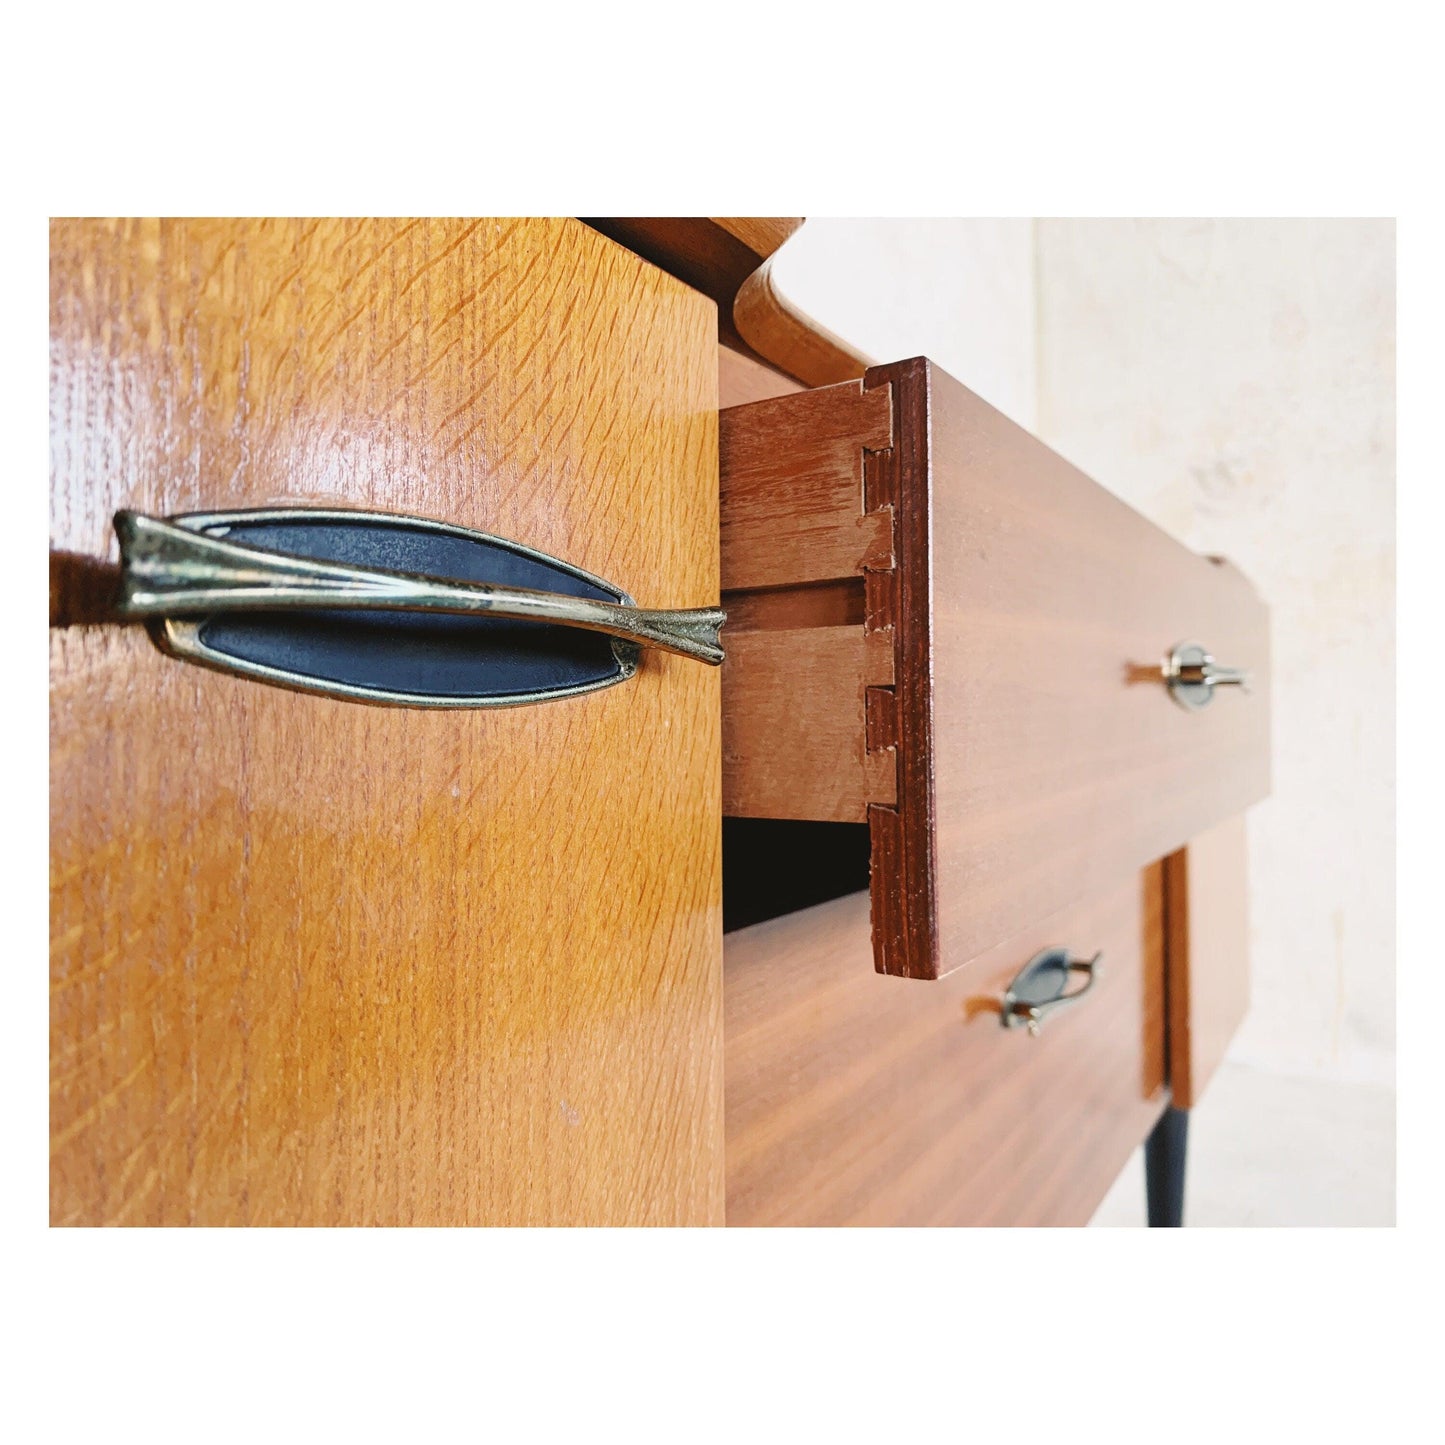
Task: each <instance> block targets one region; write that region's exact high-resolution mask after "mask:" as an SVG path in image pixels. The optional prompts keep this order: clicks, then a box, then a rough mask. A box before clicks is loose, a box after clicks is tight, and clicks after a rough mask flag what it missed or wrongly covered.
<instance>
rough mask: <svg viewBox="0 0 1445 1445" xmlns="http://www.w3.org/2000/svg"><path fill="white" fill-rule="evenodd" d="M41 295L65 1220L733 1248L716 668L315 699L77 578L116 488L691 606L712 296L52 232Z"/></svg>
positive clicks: (341, 238)
mask: <svg viewBox="0 0 1445 1445" xmlns="http://www.w3.org/2000/svg"><path fill="white" fill-rule="evenodd" d="M50 300H51V358H50V365H51V438H52V441H51V452H52V465H53V475H52V509H51V544H52V549H53V551H54V552H55V553H56V555H57V556H59V557H60V559H61V564H62V565H60V566H59V567H58V568H55V567H53V568H52V577H53V579H54V578H55V577H56V576H57V575H58V576H59V577H60V579H61V584H60V585H59V587H58V588H56V587H53V589H52V615H53V617H54V618H55V620H57V621H58V622H60V623H62V624H66V625H61V626H57V627H56V628H54V629H53V630H52V632H51V635H50V656H51V848H52V856H51V883H52V892H51V945H52V958H51V1064H52V1078H51V1131H52V1139H51V1143H52V1160H51V1176H50V1208H51V1218H52V1220H53V1221H54V1222H56V1223H61V1224H72V1223H73V1224H185V1223H192V1224H483V1223H488V1224H562V1223H567V1224H642V1223H655V1224H683V1223H720V1222H721V1221H722V1213H723V1132H722V1125H723V1116H722V1042H723V1040H722V973H721V898H720V876H719V830H720V806H719V805H720V800H719V792H718V769H719V762H718V759H719V732H718V729H719V690H718V677H717V674H716V673H715V672H714V671H713V670H711V669H708V668H705V667H701V666H699V665H697V664H696V663H692V662H689V661H686V660H684V659H681V658H676V657H670V656H667V655H664V654H660V653H656V652H649V653H648V654H647V655H646V657H645V658H644V661H643V664H642V667H641V669H640V671H639V673H638V676H637V677H636V678H635V679H634V680H633V681H631V682H629V683H627V684H625V685H623V686H620V687H616V688H612V689H609V690H607V691H604V692H601V693H597V694H593V695H591V696H587V697H582V698H577V699H571V700H568V701H566V702H554V703H550V704H546V705H542V706H534V707H523V708H513V709H505V710H495V711H485V712H439V713H432V712H419V711H415V710H409V709H389V708H377V707H368V706H362V705H360V704H356V703H348V702H339V701H334V700H330V699H326V698H318V697H315V696H303V695H299V694H293V693H289V692H285V691H281V690H279V689H277V688H274V687H267V686H262V685H260V684H257V683H254V682H247V681H242V680H239V679H237V678H234V677H226V676H222V675H219V674H216V673H211V672H207V671H204V670H202V669H200V668H196V667H193V666H187V665H184V664H182V663H179V662H176V661H174V660H171V659H168V658H166V657H163V656H162V655H161V654H160V653H159V652H158V651H157V650H156V649H155V648H154V647H153V646H152V645H151V643H150V642H149V641H148V640H147V637H146V635H145V632H144V631H143V630H142V629H141V628H138V627H124V628H122V627H118V626H115V625H113V624H105V623H104V621H103V619H104V606H103V602H104V591H105V588H104V585H103V578H104V567H103V566H98V565H93V564H92V565H90V566H89V568H87V566H86V565H82V564H84V563H85V559H98V560H99V561H100V562H103V561H104V559H106V558H107V557H108V556H109V557H111V558H113V557H114V550H113V549H114V544H113V540H112V536H111V527H110V517H111V514H112V512H113V511H114V510H115V509H116V508H117V507H120V506H131V507H138V508H141V509H144V510H147V511H151V512H156V513H167V512H175V511H183V510H190V509H200V508H215V507H222V506H235V505H261V504H269V503H297V502H302V503H317V504H330V505H340V506H356V507H370V508H377V509H382V510H394V511H405V512H409V513H414V514H418V515H423V516H429V517H435V518H438V519H441V520H444V521H448V522H454V523H458V524H460V525H463V526H468V527H475V528H479V529H483V530H486V531H489V532H493V533H497V534H499V535H501V536H505V537H509V538H513V539H516V540H517V541H520V542H523V543H526V544H528V545H530V546H533V547H536V548H540V549H542V550H544V551H546V552H549V553H552V554H554V555H556V556H558V557H562V558H565V559H566V560H567V561H569V562H572V563H575V564H576V565H578V566H581V567H583V568H586V569H589V570H591V571H593V572H595V573H597V574H599V575H601V576H604V577H606V578H607V579H608V580H609V581H612V582H615V583H616V584H618V585H619V586H622V587H625V588H627V589H628V590H629V591H630V592H631V593H632V594H633V595H634V596H635V597H637V598H638V599H639V600H640V601H641V602H643V603H645V604H651V605H676V606H698V605H703V604H708V603H713V602H715V601H716V597H717V548H718V542H717V483H716V471H717V452H716V445H717V440H716V437H717V433H716V426H717V423H716V391H715V387H716V326H715V317H714V312H713V307H712V304H711V303H710V302H709V301H707V300H706V299H705V298H703V297H701V296H699V295H697V294H696V293H694V292H692V291H690V290H689V289H688V288H687V287H685V286H684V285H682V284H681V283H680V282H678V281H677V280H675V279H674V278H672V277H671V276H668V275H665V274H663V273H662V272H660V271H658V270H656V269H655V268H654V267H652V266H650V265H648V264H647V263H645V262H643V261H641V260H640V259H638V258H637V257H636V256H634V255H632V254H630V253H629V252H627V251H625V250H623V249H622V248H621V247H618V246H616V245H614V244H613V243H612V242H610V241H608V240H606V239H605V238H603V237H602V236H600V235H598V234H596V233H595V232H594V231H591V230H589V229H588V228H586V227H584V226H582V225H581V224H580V223H578V222H575V221H523V222H516V221H513V222H502V221H491V220H483V221H412V222H405V221H381V220H356V221H270V222H268V221H164V222H132V221H126V222H109V223H103V222H82V221H65V222H58V223H56V224H55V225H54V226H53V228H52V232H51V298H50ZM62 554H63V555H62ZM66 558H69V559H70V560H69V562H67V561H66ZM87 570H88V571H89V573H90V574H92V575H94V574H97V573H98V574H99V575H100V576H101V578H102V585H100V586H99V588H96V587H93V586H92V587H89V588H88V589H87V587H86V586H85V585H81V584H80V583H77V582H76V580H75V579H76V578H80V579H81V580H82V582H83V580H84V576H85V575H86V573H87ZM67 578H68V579H70V582H69V583H68V584H67V582H66V579H67Z"/></svg>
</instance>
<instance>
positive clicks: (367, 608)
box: [115, 508, 727, 707]
mask: <svg viewBox="0 0 1445 1445" xmlns="http://www.w3.org/2000/svg"><path fill="white" fill-rule="evenodd" d="M115 530H116V535H117V537H118V538H119V540H120V550H121V589H120V601H119V608H118V611H119V613H120V615H121V616H123V617H130V618H139V619H146V620H148V621H150V622H151V623H152V624H153V626H152V635H153V636H154V637H155V639H156V641H157V642H158V643H159V644H160V645H161V646H162V648H164V649H165V650H166V651H168V652H171V653H173V654H175V655H177V656H181V657H185V658H188V659H190V660H192V661H196V662H202V663H205V664H207V665H209V666H212V667H219V668H222V669H224V670H227V671H233V672H240V673H243V674H245V675H248V676H252V677H257V678H260V679H262V680H264V681H270V682H278V683H281V684H283V685H286V686H291V687H300V688H303V689H307V690H311V691H317V692H325V693H329V694H331V695H335V696H343V697H355V698H360V699H362V700H366V701H373V702H391V703H404V704H410V705H414V706H431V707H481V706H508V705H515V704H517V703H523V702H533V701H541V700H544V699H547V698H552V697H560V696H567V695H570V694H573V693H576V692H584V691H591V690H594V689H595V688H597V687H603V686H607V685H609V684H610V683H613V682H619V681H622V680H624V679H625V678H628V677H631V676H632V675H633V673H634V672H635V671H636V664H637V649H638V648H639V647H652V648H658V649H661V650H663V651H666V652H672V653H676V654H678V655H680V656H683V657H689V658H693V659H695V660H697V661H699V662H704V663H707V664H709V665H710V666H714V667H715V666H717V665H718V664H719V663H721V662H722V660H723V649H722V645H721V642H720V639H719V635H718V634H719V630H720V629H721V627H722V625H723V623H724V622H725V621H726V619H727V614H726V613H725V612H723V611H722V610H721V609H720V608H716V607H704V608H693V609H667V610H656V609H653V610H649V609H645V608H640V607H637V606H635V605H633V603H632V599H631V598H630V597H628V596H627V595H626V593H624V592H622V591H620V590H619V589H617V588H615V587H612V586H611V584H609V583H606V582H603V581H602V580H601V579H600V578H597V577H594V576H592V575H591V574H590V573H587V572H583V571H582V570H581V569H580V568H576V567H572V566H570V565H569V564H567V563H565V562H562V561H560V560H558V559H557V558H554V557H548V556H547V555H546V554H544V553H541V552H536V551H534V550H532V549H531V548H527V547H523V546H521V545H520V544H519V543H516V542H510V541H506V540H505V539H502V538H499V537H493V536H490V535H489V534H487V533H483V532H473V531H470V530H468V529H465V528H460V527H450V526H447V525H445V524H443V523H439V522H431V521H428V520H425V519H422V518H417V517H405V516H395V515H392V514H389V513H378V512H360V511H356V512H351V511H333V510H325V509H319V508H288V509H274V510H259V511H237V512H208V513H192V514H189V515H185V516H178V517H171V518H167V519H162V518H158V517H150V516H145V515H142V514H141V513H139V512H135V511H129V510H125V511H120V512H117V513H116V516H115ZM253 534H254V535H256V536H260V537H262V538H264V539H267V540H271V539H273V538H274V537H277V536H279V537H281V538H283V539H294V538H306V539H311V538H317V539H322V543H323V544H324V545H325V546H326V547H329V548H330V549H331V550H332V551H333V552H334V551H337V550H339V551H341V552H342V553H343V554H344V559H343V560H332V559H330V558H328V557H327V556H325V555H319V556H317V555H313V556H307V555H299V554H298V553H297V552H296V551H288V550H281V549H280V546H279V545H273V546H269V547H268V546H265V545H255V544H253V543H252V542H251V541H250V540H248V538H249V537H250V536H251V535H253ZM291 545H292V546H293V547H294V546H298V545H301V543H298V542H295V541H292V542H291ZM358 555H359V556H360V558H361V560H362V562H363V563H364V565H357V561H356V557H357V556H358ZM375 556H381V557H385V558H387V559H390V558H392V557H393V556H399V557H402V558H404V559H407V560H408V561H409V562H410V564H411V567H413V568H415V570H403V569H399V568H396V567H394V566H378V565H373V564H372V558H373V557H375ZM431 557H438V558H442V557H444V558H447V559H450V561H451V565H452V566H453V567H454V568H456V567H458V566H460V565H463V564H464V565H465V567H466V568H468V569H470V570H473V571H478V570H480V571H482V572H483V573H485V570H486V569H487V568H488V567H489V566H496V567H497V568H499V569H500V570H501V571H502V572H503V573H504V574H505V573H506V572H511V573H514V574H515V573H520V574H521V575H523V576H525V577H526V578H528V579H531V578H533V577H537V578H539V579H541V580H548V581H553V582H554V584H560V585H561V586H562V587H564V588H570V589H572V591H571V592H570V593H569V592H568V591H556V592H553V591H545V590H538V589H534V588H531V587H522V586H514V585H497V584H495V583H493V582H489V581H485V580H481V579H480V578H471V579H465V578H459V577H456V576H451V575H443V574H441V573H439V572H435V571H430V570H427V568H428V566H430V565H432V564H431V563H430V562H429V561H428V559H429V558H431ZM418 562H420V563H422V565H420V566H418V565H417V563H418ZM587 593H591V594H594V595H583V594H587ZM598 593H600V594H602V596H601V597H598V596H597V595H595V594H598ZM604 599H605V600H604ZM611 599H615V600H611ZM378 613H380V614H438V615H442V616H449V617H453V618H462V619H466V620H467V624H469V625H466V624H464V625H460V626H459V625H458V624H450V625H448V624H445V623H441V624H439V625H438V627H437V628H436V629H434V632H433V633H432V634H428V635H427V636H420V635H418V634H416V633H415V632H414V631H413V632H412V633H410V634H408V641H407V646H409V647H410V649H411V653H412V654H417V655H420V654H422V653H424V652H425V649H426V648H427V647H428V646H430V647H431V648H432V650H433V651H434V652H435V651H436V650H437V649H439V648H440V649H443V650H444V651H445V653H446V661H447V662H448V664H449V665H450V666H452V668H453V670H454V671H455V670H456V669H457V668H458V667H459V666H463V664H459V663H458V662H457V656H458V653H459V651H462V650H464V649H465V646H466V645H467V644H468V643H471V642H474V643H475V647H476V649H477V650H478V651H479V653H482V654H485V652H486V649H487V648H488V647H489V646H494V647H495V648H496V650H497V665H496V671H497V672H498V673H499V674H500V673H504V672H505V670H506V668H507V667H509V666H510V667H512V670H513V672H514V673H515V674H516V676H517V677H518V678H520V679H522V680H523V681H522V683H521V685H520V686H519V687H518V688H517V689H516V690H510V691H508V690H505V688H503V689H502V690H499V691H492V690H489V689H488V688H477V687H475V686H473V687H472V690H471V691H467V690H466V688H467V685H469V684H466V683H459V684H454V685H452V690H450V691H441V692H429V691H426V690H424V689H423V690H418V688H417V687H413V686H411V685H410V684H408V685H404V686H390V685H388V684H387V683H386V682H385V681H383V682H380V683H377V682H375V681H374V680H373V679H371V678H370V676H369V673H374V672H375V671H376V668H375V667H374V666H370V667H368V666H364V665H360V664H357V663H355V661H354V658H353V659H352V660H351V662H350V664H349V669H348V666H347V665H342V664H339V663H338V662H337V658H338V657H341V658H342V660H343V663H345V662H346V661H347V659H346V657H345V651H346V648H348V647H349V648H350V649H351V651H352V653H353V654H354V653H355V652H356V651H357V649H358V648H364V647H365V645H366V639H367V638H368V637H369V638H370V639H372V640H373V641H375V640H377V639H381V640H383V641H388V642H390V644H391V646H392V650H393V651H394V652H396V651H397V650H398V647H399V644H398V643H397V642H396V638H397V636H398V634H397V633H396V631H395V628H393V629H392V630H391V631H390V632H389V633H388V632H386V631H385V624H384V623H383V622H382V620H381V619H379V618H375V614H378ZM280 614H291V615H292V619H291V622H290V623H288V622H287V621H285V620H284V619H283V618H282V617H281V616H280ZM302 614H304V615H307V616H309V617H310V618H311V619H312V620H311V621H310V622H309V623H307V622H306V617H305V616H301V615H302ZM266 615H270V616H271V618H272V621H271V622H270V624H269V630H270V633H271V643H272V652H276V651H277V647H278V646H279V644H277V643H276V641H275V639H276V635H277V633H278V629H283V628H285V627H286V626H288V625H289V626H294V627H296V628H298V629H300V631H299V632H298V636H302V635H303V634H304V636H303V641H304V644H305V646H304V647H302V648H299V649H295V648H293V652H295V653H296V654H297V655H303V654H304V655H307V656H310V655H315V654H316V653H317V652H318V649H319V650H320V651H321V652H323V653H327V664H328V667H329V673H328V674H326V675H313V674H310V673H308V672H307V671H305V670H304V668H300V667H297V666H292V665H291V664H289V663H286V664H283V665H279V666H278V665H275V664H274V663H270V662H267V661H258V660H257V657H256V656H252V655H246V654H245V649H241V651H240V652H239V653H237V652H228V651H226V650H225V649H224V648H218V647H217V646H216V645H214V644H213V643H211V642H208V640H207V636H206V629H207V627H208V626H210V627H212V628H213V629H214V628H215V625H216V624H217V622H218V621H222V620H229V619H231V618H233V617H234V618H235V623H234V624H233V625H232V627H231V631H232V632H234V631H236V629H237V628H238V627H241V626H242V625H243V620H244V624H245V625H249V626H251V627H252V628H253V629H255V630H257V631H258V633H259V632H260V631H262V630H265V628H266V625H267V624H266ZM368 615H370V616H372V617H373V618H374V620H373V622H372V623H371V624H370V631H368V627H367V623H366V618H367V616H368ZM187 619H190V620H189V621H188V620H187ZM494 620H496V623H497V624H499V625H501V627H502V630H501V631H500V632H499V631H498V630H497V625H493V624H494ZM484 623H485V624H487V625H481V624H484ZM517 624H527V626H522V627H520V628H519V627H518V625H517ZM537 624H543V626H541V627H538V626H537ZM418 625H421V624H420V622H419V621H418V622H416V623H413V624H411V626H412V627H413V628H415V627H416V626H418ZM328 626H331V627H332V630H333V632H335V631H336V630H337V629H342V630H345V629H347V628H349V629H350V632H349V634H348V636H347V637H346V638H341V636H340V633H337V636H335V637H328V636H326V635H325V629H326V628H327V627H328ZM553 629H578V630H581V631H583V632H589V633H597V634H603V635H604V636H605V637H606V638H608V639H611V644H612V645H611V650H610V651H608V650H607V649H606V648H604V649H603V651H602V653H601V654H600V657H601V659H602V660H601V662H599V661H598V656H599V654H597V653H596V649H593V650H592V653H591V654H589V655H588V657H587V658H586V659H585V661H584V662H578V661H577V659H576V658H573V657H571V656H569V655H568V647H567V646H566V645H564V644H560V643H559V645H558V646H555V647H553V648H552V652H553V653H555V654H557V655H556V656H548V657H544V658H542V659H541V661H540V662H538V661H537V658H535V657H532V656H531V655H530V654H529V653H528V649H530V653H540V652H541V651H544V650H545V643H546V639H548V638H556V637H559V634H558V632H556V631H554V630H553ZM318 637H320V639H321V640H320V642H318V641H317V638H318ZM306 648H309V649H310V652H309V653H306V650H305V649H306ZM327 649H329V652H328V651H327ZM573 651H575V649H573ZM398 655H400V653H399V652H398ZM519 655H521V656H522V664H521V665H520V666H518V665H516V659H517V657H518V656H519ZM529 663H530V664H532V667H531V672H530V673H528V672H527V670H526V666H527V664H529ZM486 665H488V664H487V659H486V657H485V656H482V657H480V658H479V659H478V660H476V662H475V664H474V665H473V666H472V668H471V672H472V673H473V674H475V673H476V672H477V671H478V669H479V668H480V667H484V666H486ZM569 668H570V669H571V670H570V671H569ZM348 670H349V671H350V672H354V673H357V674H358V675H363V676H366V678H367V680H365V681H363V682H360V683H358V682H355V681H349V680H347V676H346V674H347V673H348ZM464 670H465V669H464ZM404 671H405V670H404ZM534 674H535V675H536V676H538V677H542V678H543V679H544V683H543V684H542V685H533V684H532V683H531V682H528V681H526V679H527V678H529V677H531V676H533V675H534ZM405 675H406V676H407V677H411V676H413V675H417V676H422V675H425V669H424V668H422V667H421V665H420V664H417V665H416V666H414V667H412V668H411V669H410V671H409V672H405ZM458 689H460V690H458Z"/></svg>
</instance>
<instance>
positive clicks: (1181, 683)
mask: <svg viewBox="0 0 1445 1445" xmlns="http://www.w3.org/2000/svg"><path fill="white" fill-rule="evenodd" d="M1159 672H1160V676H1162V677H1163V679H1164V682H1165V683H1166V685H1167V686H1168V688H1169V695H1170V696H1171V697H1172V698H1173V699H1174V701H1175V702H1177V703H1178V704H1179V706H1180V707H1182V708H1186V709H1187V710H1188V711H1190V712H1198V711H1199V709H1200V708H1204V707H1208V706H1209V704H1210V702H1211V701H1212V699H1213V697H1214V689H1215V688H1216V687H1237V688H1240V689H1241V690H1242V691H1244V692H1248V691H1249V674H1248V673H1247V672H1243V671H1241V670H1240V669H1239V668H1237V667H1222V666H1220V664H1219V663H1217V662H1215V660H1214V655H1213V654H1212V653H1211V652H1210V651H1209V649H1208V648H1206V647H1205V646H1203V644H1202V643H1198V642H1181V643H1179V644H1178V645H1177V646H1176V647H1173V648H1171V649H1170V652H1169V655H1168V656H1167V657H1166V658H1165V659H1164V661H1163V663H1162V664H1161V666H1160V668H1159Z"/></svg>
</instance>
